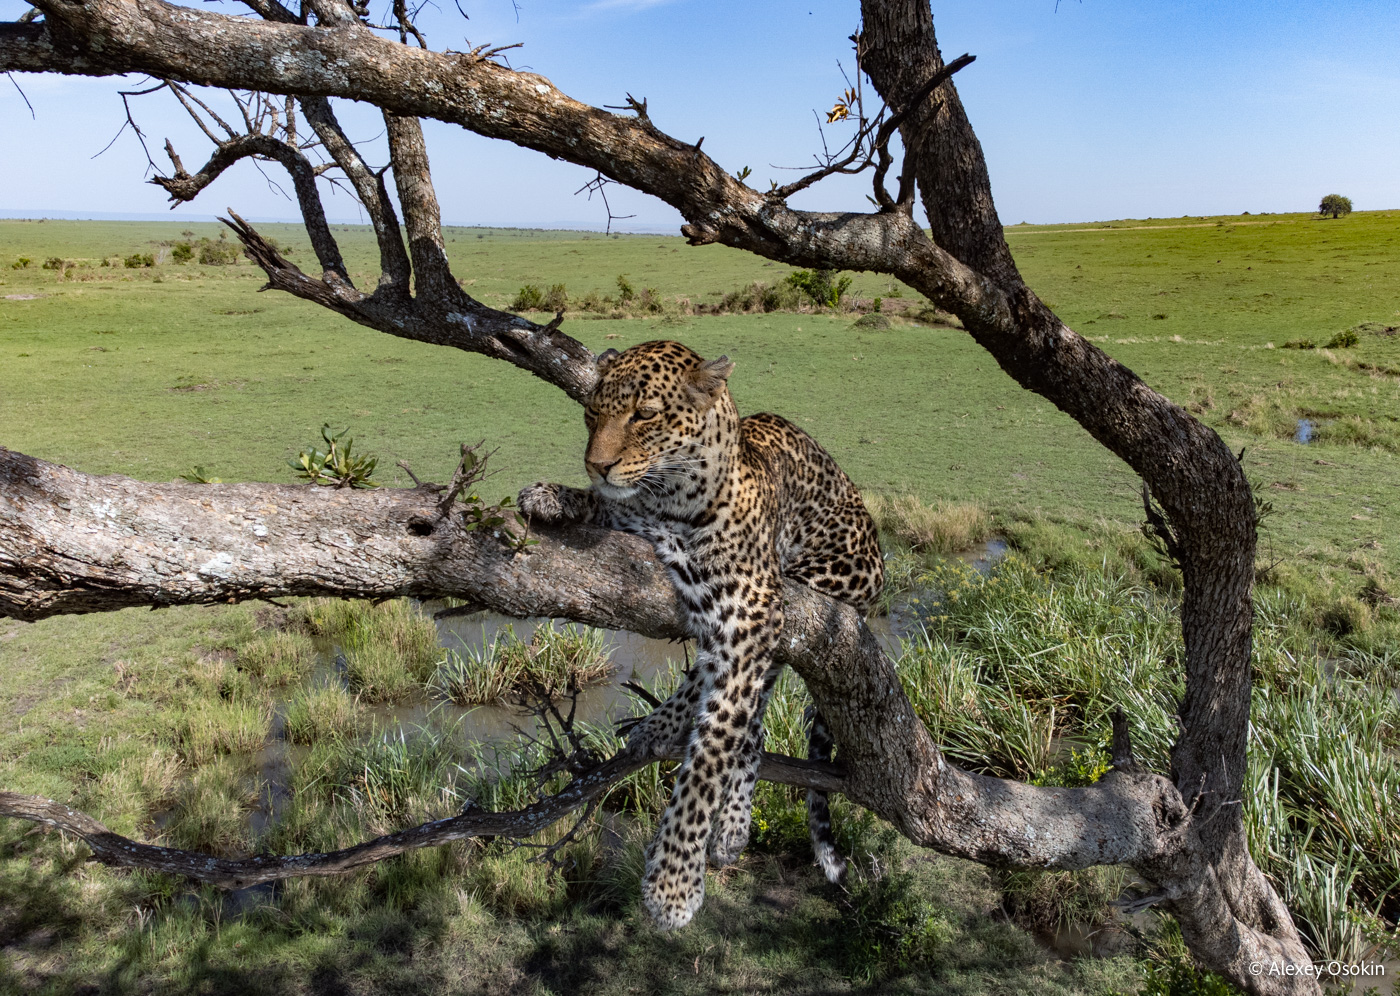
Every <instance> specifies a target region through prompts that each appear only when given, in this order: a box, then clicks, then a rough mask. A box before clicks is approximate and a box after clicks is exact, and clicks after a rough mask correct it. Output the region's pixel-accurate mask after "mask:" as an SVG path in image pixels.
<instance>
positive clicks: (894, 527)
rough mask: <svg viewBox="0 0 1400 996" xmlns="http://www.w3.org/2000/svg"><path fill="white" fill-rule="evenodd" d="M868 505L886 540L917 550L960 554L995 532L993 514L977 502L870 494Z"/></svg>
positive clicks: (866, 503)
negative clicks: (927, 500)
mask: <svg viewBox="0 0 1400 996" xmlns="http://www.w3.org/2000/svg"><path fill="white" fill-rule="evenodd" d="M865 507H866V508H867V509H869V511H870V515H871V517H872V518H873V519H874V520H875V525H876V526H877V527H878V528H879V530H880V534H881V536H883V537H885V538H886V542H888V541H889V539H895V540H897V541H898V542H899V543H900V544H903V545H904V546H906V547H908V548H909V549H911V550H913V551H914V552H916V553H935V554H950V553H958V552H960V551H962V550H966V549H968V548H969V547H971V546H973V545H974V544H976V543H981V542H982V541H984V540H986V539H987V538H988V537H989V536H991V534H992V516H991V513H989V512H988V511H987V510H986V509H985V508H984V507H982V506H981V505H979V504H977V503H975V502H967V501H943V500H939V501H935V502H933V503H932V504H929V503H927V502H924V501H923V500H922V499H920V498H918V497H917V496H915V495H899V496H895V497H890V496H886V495H880V494H870V495H866V496H865Z"/></svg>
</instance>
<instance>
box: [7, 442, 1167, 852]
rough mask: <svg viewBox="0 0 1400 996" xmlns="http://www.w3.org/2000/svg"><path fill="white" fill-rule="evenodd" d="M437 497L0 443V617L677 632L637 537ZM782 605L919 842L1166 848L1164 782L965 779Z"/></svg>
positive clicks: (831, 718) (866, 642)
mask: <svg viewBox="0 0 1400 996" xmlns="http://www.w3.org/2000/svg"><path fill="white" fill-rule="evenodd" d="M438 500H439V495H438V494H437V493H436V492H435V491H430V490H428V489H417V488H415V489H411V490H401V489H390V488H383V489H378V490H374V491H349V490H345V491H341V490H335V489H330V488H314V487H307V486H276V485H264V484H210V485H201V484H186V483H183V482H172V483H170V484H147V483H144V482H139V481H133V480H130V479H128V478H124V477H89V476H87V475H84V474H79V473H76V472H74V471H71V470H68V469H66V468H64V467H60V466H57V465H55V464H49V463H45V462H44V461H41V460H35V459H33V458H32V457H27V456H24V455H22V454H18V453H13V452H10V451H6V450H0V535H4V536H6V537H7V539H6V543H5V545H4V546H3V547H0V611H3V612H4V613H5V614H8V615H12V616H16V617H18V618H23V619H38V618H43V617H45V616H49V615H54V614H58V613H64V612H70V613H71V612H91V611H103V610H107V609H114V608H120V607H123V606H130V605H174V604H191V603H215V602H227V601H237V600H241V599H248V598H271V597H275V596H278V595H310V594H320V595H343V596H347V597H360V598H385V597H393V596H397V595H412V596H415V597H419V598H433V597H442V596H452V597H457V598H463V599H467V600H469V601H472V602H474V603H477V604H480V605H483V606H485V607H488V608H491V609H494V610H496V611H498V612H504V613H506V614H508V615H514V616H549V617H555V618H561V617H562V618H569V619H574V620H577V621H579V622H584V623H588V624H590V625H595V626H604V627H608V628H614V629H627V630H631V631H633V632H637V633H642V634H646V635H649V636H654V637H658V638H676V637H680V636H683V635H685V634H686V630H685V625H684V622H683V617H682V614H681V610H680V607H679V605H678V603H677V601H676V595H675V590H674V589H673V588H672V587H671V583H670V581H669V579H668V577H667V575H666V572H665V570H664V568H663V567H662V566H661V564H660V562H659V561H657V560H656V558H655V556H654V555H653V553H652V551H651V549H650V547H649V546H648V544H647V543H646V542H645V541H643V540H641V539H639V538H637V537H634V536H628V535H625V534H622V533H614V532H609V531H605V530H599V529H594V528H589V527H575V528H568V529H544V530H541V531H540V532H539V533H538V537H539V540H540V543H539V545H538V546H535V547H531V548H530V552H529V553H528V554H522V553H516V552H514V551H513V550H512V549H510V547H509V546H508V545H507V544H506V543H504V542H503V541H502V540H501V539H499V538H497V537H495V536H492V535H490V534H487V533H484V532H481V531H471V532H468V531H466V530H465V529H463V528H461V524H460V523H459V522H457V521H456V520H454V519H452V518H448V519H445V520H444V519H442V518H440V517H439V516H438V512H437V503H438ZM784 597H785V602H786V605H785V610H784V611H785V616H786V619H787V622H786V625H785V628H784V630H783V636H782V640H781V643H780V650H779V652H778V654H777V659H778V661H779V663H782V664H787V665H791V666H792V667H793V668H795V669H796V670H797V671H798V673H799V674H800V675H801V676H802V678H803V680H804V681H805V682H806V684H807V687H808V688H809V689H810V690H811V693H812V696H813V698H814V700H815V701H816V703H817V706H818V708H819V709H820V710H821V712H822V714H823V716H824V717H825V718H826V721H827V724H828V726H830V728H831V730H832V733H833V734H834V735H835V737H836V740H837V742H838V743H839V744H841V748H842V753H841V763H842V767H843V768H844V769H845V772H846V776H845V778H844V779H843V780H842V783H841V790H842V791H844V792H846V793H847V794H848V795H849V796H850V797H851V798H852V799H854V800H855V801H857V802H859V803H861V804H862V805H865V806H868V807H870V808H871V809H873V810H874V811H875V812H876V813H878V814H880V815H881V816H883V817H885V818H886V819H888V820H890V821H891V822H893V823H894V824H895V825H896V826H898V827H900V829H901V830H902V831H903V832H904V833H906V834H907V835H908V836H909V837H910V838H911V839H912V840H914V841H916V842H917V843H920V844H923V845H926V846H929V847H935V848H937V849H939V850H941V851H944V852H946V853H949V854H957V855H961V856H964V857H969V858H976V859H977V860H981V861H989V862H993V863H996V864H1004V865H1016V866H1021V867H1027V866H1029V867H1055V868H1082V867H1088V866H1089V865H1094V864H1105V863H1108V864H1116V863H1138V862H1144V861H1147V860H1151V859H1155V858H1157V857H1160V856H1161V855H1163V854H1167V853H1170V852H1171V851H1172V850H1174V849H1175V847H1176V842H1177V841H1178V840H1179V838H1180V835H1181V831H1182V822H1183V819H1184V816H1185V807H1184V806H1183V805H1182V803H1181V800H1180V797H1179V796H1178V795H1177V792H1176V790H1175V788H1174V787H1173V786H1172V785H1171V783H1170V782H1168V781H1167V780H1166V779H1164V778H1162V777H1160V776H1158V775H1133V776H1129V775H1122V774H1116V773H1115V774H1114V775H1112V776H1110V777H1107V778H1105V779H1104V780H1103V781H1101V782H1100V783H1099V784H1098V785H1095V786H1092V787H1090V788H1085V789H1053V788H1038V787H1034V786H1030V785H1023V784H1021V783H1018V782H1010V781H1002V780H999V779H995V778H986V777H983V776H978V775H973V774H969V773H967V772H963V771H960V770H958V769H957V768H955V767H953V766H951V765H949V764H947V763H946V761H945V760H944V759H943V758H942V756H941V755H940V753H939V751H938V749H937V746H936V745H935V744H934V743H933V741H932V740H931V739H930V738H929V735H928V732H927V731H926V730H925V729H924V727H923V725H922V724H921V723H920V722H919V719H918V717H917V715H916V714H915V712H914V710H913V707H912V706H911V705H910V703H909V701H908V699H907V698H905V696H904V695H903V693H902V691H901V689H900V686H899V678H898V675H897V674H896V673H895V670H894V666H893V664H892V663H891V662H890V661H889V660H888V658H886V657H885V655H884V654H883V653H882V652H881V650H880V647H879V644H878V642H877V641H876V639H875V637H874V636H873V635H872V634H871V633H870V631H869V630H868V629H867V628H866V627H865V626H864V625H863V624H862V622H861V620H860V617H859V616H858V615H857V614H856V612H855V610H853V609H851V608H850V607H849V606H846V605H843V604H841V603H839V602H836V601H834V600H832V599H830V598H828V597H826V596H824V595H821V594H818V593H817V592H815V591H813V590H812V589H810V588H806V587H804V586H801V585H797V584H793V583H789V584H788V585H787V586H786V588H785V591H784ZM672 746H673V745H662V747H661V748H660V753H646V755H645V756H646V757H647V758H649V759H652V760H655V759H657V758H660V757H667V756H670V751H671V749H672ZM638 749H642V750H644V751H646V750H649V748H648V746H647V745H641V746H640V747H639V748H638ZM804 777H808V776H804ZM828 787H830V786H828ZM559 815H563V814H562V813H560V814H559Z"/></svg>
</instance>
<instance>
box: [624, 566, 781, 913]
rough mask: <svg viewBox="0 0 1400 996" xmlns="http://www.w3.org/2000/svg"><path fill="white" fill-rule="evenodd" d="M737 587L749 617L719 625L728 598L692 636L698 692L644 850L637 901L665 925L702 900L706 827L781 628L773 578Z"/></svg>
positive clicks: (728, 610) (729, 609)
mask: <svg viewBox="0 0 1400 996" xmlns="http://www.w3.org/2000/svg"><path fill="white" fill-rule="evenodd" d="M774 580H775V581H776V579H774ZM745 587H746V588H747V590H746V591H744V592H742V593H741V594H739V597H740V598H742V599H743V600H744V603H745V604H749V605H754V606H755V607H756V608H757V610H758V611H757V612H755V613H753V614H751V615H749V618H750V619H752V618H754V616H757V619H756V620H755V622H754V623H753V624H752V625H751V626H749V627H748V628H739V627H735V628H732V629H729V630H725V629H723V628H722V627H723V626H724V624H726V623H728V622H729V621H730V620H731V619H733V617H734V608H735V603H733V602H730V603H729V604H728V605H725V606H720V607H718V611H717V613H716V616H717V621H718V622H719V623H720V627H717V628H716V630H715V631H713V632H709V633H706V634H704V635H702V636H700V637H699V640H700V645H701V649H700V652H699V653H698V654H697V655H696V660H695V667H696V669H697V671H698V673H699V675H700V678H701V680H702V682H703V692H702V693H701V696H700V708H699V710H698V714H697V716H696V720H695V730H694V732H693V733H692V734H691V737H690V744H689V747H688V749H687V751H686V759H685V763H684V764H682V765H681V770H680V771H679V772H678V773H677V774H676V786H675V788H674V790H673V791H672V793H671V802H670V804H669V805H667V807H666V811H665V812H664V813H662V814H661V825H660V827H659V828H658V829H657V832H656V839H655V840H653V841H652V843H651V846H650V847H649V848H648V849H647V867H646V872H645V873H644V874H643V875H642V902H643V904H644V905H645V906H646V908H647V911H648V912H649V913H650V914H651V916H652V919H653V920H655V921H656V923H657V925H658V926H660V927H662V928H663V929H667V930H671V929H674V928H677V927H683V926H685V925H686V924H687V923H689V922H690V920H691V918H692V917H694V916H695V913H696V911H697V910H698V909H699V908H700V904H701V903H702V902H703V901H704V899H705V851H706V844H707V842H708V839H709V836H710V827H711V824H712V823H713V821H714V816H715V811H716V810H717V809H718V808H719V805H720V800H721V797H722V795H723V793H724V791H725V789H726V787H727V786H728V784H729V782H730V780H731V779H732V778H733V777H734V774H735V771H736V770H737V769H739V768H740V767H742V765H743V763H744V758H745V745H746V741H747V740H748V737H749V729H750V724H751V721H752V720H753V717H754V716H755V715H756V714H757V713H758V711H759V709H760V708H761V706H762V703H763V689H764V684H765V682H764V679H765V677H766V675H765V673H764V671H765V670H766V668H767V662H768V660H769V658H770V654H771V652H772V649H773V646H774V644H775V643H776V642H777V634H778V633H779V632H780V631H781V629H782V624H783V620H782V609H781V607H780V606H779V605H778V604H777V597H776V596H777V584H776V583H775V584H773V585H772V586H771V588H769V590H768V591H766V592H765V591H762V590H761V589H760V590H758V591H755V590H754V589H753V588H748V586H745ZM755 587H757V586H755ZM746 611H747V610H746Z"/></svg>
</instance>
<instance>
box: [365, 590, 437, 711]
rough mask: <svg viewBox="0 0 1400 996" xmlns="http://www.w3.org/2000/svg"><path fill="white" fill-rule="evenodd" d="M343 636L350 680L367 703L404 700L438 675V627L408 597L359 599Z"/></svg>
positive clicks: (412, 695)
mask: <svg viewBox="0 0 1400 996" xmlns="http://www.w3.org/2000/svg"><path fill="white" fill-rule="evenodd" d="M358 605H359V608H358V610H357V611H356V612H355V614H354V615H353V616H351V617H350V618H349V619H347V620H346V621H345V624H344V628H343V631H342V635H341V637H340V646H341V650H342V652H343V653H344V655H345V678H346V681H347V682H348V683H349V685H350V689H351V690H352V691H354V692H358V693H359V695H360V698H361V699H363V700H364V701H365V702H371V703H375V702H403V701H405V700H406V699H410V698H413V697H414V696H415V695H417V694H418V693H419V692H420V691H421V689H422V687H423V685H424V684H425V683H426V682H427V681H428V679H429V678H431V677H432V674H433V665H435V664H436V663H437V661H438V659H439V655H440V654H441V650H440V648H439V647H438V642H437V626H436V625H435V624H434V622H433V621H432V619H430V618H429V617H427V616H426V615H424V614H423V613H422V612H421V611H420V610H419V609H418V608H417V607H416V606H415V605H413V603H411V602H409V601H408V600H407V599H396V600H394V601H391V602H384V603H382V604H380V605H370V604H368V603H363V602H362V603H358Z"/></svg>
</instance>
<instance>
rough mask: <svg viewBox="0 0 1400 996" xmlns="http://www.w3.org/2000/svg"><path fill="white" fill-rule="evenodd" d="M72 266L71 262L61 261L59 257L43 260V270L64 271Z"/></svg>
mask: <svg viewBox="0 0 1400 996" xmlns="http://www.w3.org/2000/svg"><path fill="white" fill-rule="evenodd" d="M72 265H73V263H72V261H70V260H66V259H63V258H62V257H60V256H50V257H49V258H48V259H46V260H44V269H46V270H66V269H68V267H70V266H72Z"/></svg>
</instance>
